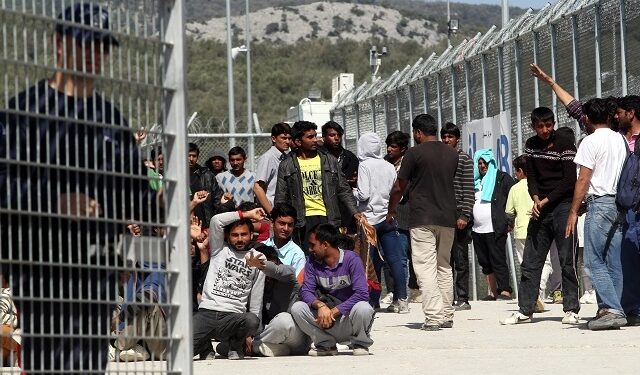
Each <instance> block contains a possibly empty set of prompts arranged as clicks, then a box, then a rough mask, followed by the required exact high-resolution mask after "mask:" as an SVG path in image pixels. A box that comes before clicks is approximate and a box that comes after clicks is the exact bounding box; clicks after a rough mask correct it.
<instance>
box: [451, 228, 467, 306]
mask: <svg viewBox="0 0 640 375" xmlns="http://www.w3.org/2000/svg"><path fill="white" fill-rule="evenodd" d="M470 242H471V230H470V228H469V227H467V228H465V229H463V230H460V229H456V234H455V239H454V240H453V247H452V249H451V268H452V269H453V271H454V286H453V292H454V296H455V299H456V300H457V301H458V302H469V243H470Z"/></svg>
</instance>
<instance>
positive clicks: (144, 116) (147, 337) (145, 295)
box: [0, 0, 192, 374]
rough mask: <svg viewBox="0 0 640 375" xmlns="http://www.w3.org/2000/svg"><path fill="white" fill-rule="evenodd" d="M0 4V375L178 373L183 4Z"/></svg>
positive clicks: (186, 343)
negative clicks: (148, 150) (156, 157)
mask: <svg viewBox="0 0 640 375" xmlns="http://www.w3.org/2000/svg"><path fill="white" fill-rule="evenodd" d="M0 4H1V5H2V7H1V8H0V25H1V26H0V43H1V44H0V46H1V47H0V108H2V109H1V110H0V190H1V191H2V193H1V194H0V241H1V242H0V250H1V252H2V254H1V256H0V265H1V266H2V277H1V279H2V285H1V287H2V294H1V296H2V303H0V306H1V309H2V310H1V311H0V318H1V319H0V321H1V322H2V336H3V337H2V343H3V354H5V353H9V354H8V355H3V356H2V357H0V360H1V361H2V363H0V372H1V373H3V374H7V373H15V374H19V373H21V371H24V372H25V373H29V374H44V373H46V374H53V373H57V374H102V373H104V372H105V370H107V372H109V373H162V374H168V373H171V374H179V373H191V368H192V355H191V352H192V349H191V312H192V310H191V298H190V294H189V293H185V291H186V290H190V288H191V283H190V271H191V261H190V256H189V239H188V238H189V234H188V225H187V222H188V215H189V213H188V208H187V197H188V190H187V185H188V184H186V183H185V181H188V176H187V171H186V168H185V166H186V131H185V128H184V125H183V124H184V119H185V118H186V114H185V89H184V82H185V77H184V74H185V73H184V71H185V66H184V52H183V49H184V15H183V6H184V4H183V2H182V1H181V0H166V1H165V0H126V1H125V0H105V1H95V2H89V1H85V0H0ZM154 124H166V125H165V126H160V125H155V126H154ZM142 128H144V129H145V130H146V131H147V136H148V137H153V138H154V139H155V140H156V141H157V143H158V144H160V145H161V146H162V149H163V150H164V152H163V155H164V170H161V169H160V168H159V165H155V166H154V168H155V169H149V170H148V171H150V172H149V174H147V170H146V169H145V168H144V167H143V164H142V158H141V147H140V141H141V139H140V134H139V133H138V132H137V130H140V129H142ZM5 344H7V345H8V346H7V347H5ZM4 349H8V351H6V352H5V350H4ZM144 360H147V361H144ZM142 361H144V362H142ZM20 367H21V368H22V369H20Z"/></svg>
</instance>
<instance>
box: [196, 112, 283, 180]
mask: <svg viewBox="0 0 640 375" xmlns="http://www.w3.org/2000/svg"><path fill="white" fill-rule="evenodd" d="M188 131H189V136H188V137H189V142H193V143H195V144H196V145H197V146H198V149H199V150H200V157H199V158H198V162H199V163H200V164H202V165H205V164H206V163H207V161H208V160H210V159H211V158H212V157H214V156H222V157H224V158H225V160H226V161H227V165H226V168H227V169H228V168H229V165H228V152H229V149H231V147H232V145H234V146H238V147H242V149H243V150H244V151H245V152H246V154H247V161H246V164H245V167H246V168H247V169H249V170H250V171H255V168H256V166H257V162H258V158H260V156H262V154H264V153H265V152H267V150H269V148H270V147H271V134H270V133H224V132H221V129H220V126H217V125H215V124H213V123H212V122H211V121H203V120H202V119H200V118H199V117H198V116H197V114H194V115H193V117H192V119H191V121H190V122H189V129H188ZM207 167H208V168H211V166H209V165H207Z"/></svg>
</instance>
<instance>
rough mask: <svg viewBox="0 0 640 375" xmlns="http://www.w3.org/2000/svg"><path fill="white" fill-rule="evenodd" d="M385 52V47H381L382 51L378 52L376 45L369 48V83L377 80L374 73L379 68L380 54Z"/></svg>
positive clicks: (376, 72) (382, 54)
mask: <svg viewBox="0 0 640 375" xmlns="http://www.w3.org/2000/svg"><path fill="white" fill-rule="evenodd" d="M386 54H387V47H382V52H381V53H378V47H376V46H372V47H371V48H370V49H369V66H370V67H371V83H374V82H375V81H376V80H377V77H376V75H377V74H378V70H379V69H380V63H381V62H382V56H384V55H386Z"/></svg>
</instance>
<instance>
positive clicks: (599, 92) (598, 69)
mask: <svg viewBox="0 0 640 375" xmlns="http://www.w3.org/2000/svg"><path fill="white" fill-rule="evenodd" d="M593 11H594V12H595V24H596V25H595V38H594V39H595V43H594V51H593V52H594V55H595V58H596V97H597V98H600V97H602V71H601V66H600V37H601V33H602V31H601V30H600V26H601V25H600V3H596V5H595V6H594V8H593Z"/></svg>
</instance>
